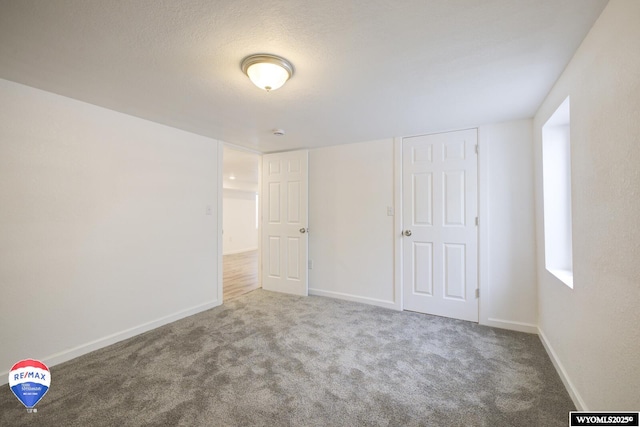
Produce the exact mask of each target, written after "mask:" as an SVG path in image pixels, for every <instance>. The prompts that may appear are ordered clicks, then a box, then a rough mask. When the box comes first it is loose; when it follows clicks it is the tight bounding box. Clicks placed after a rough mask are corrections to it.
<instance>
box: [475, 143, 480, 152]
mask: <svg viewBox="0 0 640 427" xmlns="http://www.w3.org/2000/svg"><path fill="white" fill-rule="evenodd" d="M479 152H480V149H479V148H478V144H476V154H478V153H479Z"/></svg>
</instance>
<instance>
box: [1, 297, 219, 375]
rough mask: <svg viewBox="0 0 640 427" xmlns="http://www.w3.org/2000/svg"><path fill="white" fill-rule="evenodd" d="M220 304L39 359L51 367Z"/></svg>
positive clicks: (168, 317) (187, 311)
mask: <svg viewBox="0 0 640 427" xmlns="http://www.w3.org/2000/svg"><path fill="white" fill-rule="evenodd" d="M220 304H221V302H220V301H218V300H216V301H210V302H207V303H205V304H200V305H197V306H195V307H191V308H188V309H186V310H182V311H179V312H177V313H173V314H170V315H168V316H164V317H161V318H160V319H156V320H152V321H151V322H147V323H143V324H142V325H139V326H135V327H133V328H129V329H126V330H124V331H121V332H116V333H115V334H111V335H107V336H106V337H102V338H98V339H96V340H93V341H90V342H88V343H85V344H81V345H79V346H77V347H74V348H71V349H69V350H64V351H61V352H58V353H54V354H51V355H49V356H46V357H44V358H42V359H39V360H40V361H42V363H44V364H45V365H47V366H48V367H52V366H55V365H58V364H60V363H63V362H67V361H69V360H71V359H75V358H76V357H79V356H82V355H84V354H87V353H91V352H92V351H95V350H99V349H101V348H103V347H107V346H109V345H111V344H115V343H117V342H119V341H122V340H126V339H127V338H131V337H134V336H136V335H139V334H142V333H144V332H148V331H150V330H152V329H156V328H158V327H160V326H164V325H166V324H168V323H171V322H175V321H176V320H180V319H182V318H184V317H188V316H192V315H194V314H197V313H200V312H202V311H205V310H209V309H210V308H213V307H217V306H219V305H220ZM16 362H17V360H16ZM8 382H9V371H3V372H0V385H5V384H7V383H8Z"/></svg>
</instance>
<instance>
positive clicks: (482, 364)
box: [0, 289, 574, 427]
mask: <svg viewBox="0 0 640 427" xmlns="http://www.w3.org/2000/svg"><path fill="white" fill-rule="evenodd" d="M51 379H52V381H51V388H50V390H49V392H48V394H47V395H46V396H45V397H44V398H43V399H42V401H41V402H40V403H39V404H38V405H37V409H38V412H37V413H32V414H28V413H27V412H26V410H25V408H24V407H23V406H22V404H21V403H20V402H18V400H17V399H16V398H15V397H14V396H13V394H12V393H11V390H10V389H9V386H8V385H5V386H2V387H0V425H1V426H7V427H17V426H35V425H37V426H51V427H56V426H64V427H70V426H83V427H86V426H487V427H499V426H544V427H547V426H566V425H567V420H568V412H569V411H570V410H573V409H574V406H573V404H572V402H571V400H570V398H569V396H568V394H567V392H566V390H565V388H564V387H563V385H562V382H561V381H560V378H559V377H558V375H557V373H556V371H555V369H554V367H553V365H552V364H551V361H550V360H549V357H548V356H547V354H546V353H545V350H544V348H543V347H542V344H541V343H540V340H539V338H538V337H537V336H536V335H531V334H524V333H518V332H512V331H506V330H500V329H494V328H489V327H485V326H479V325H477V324H474V323H469V322H463V321H457V320H452V319H446V318H442V317H435V316H428V315H423V314H417V313H410V312H396V311H393V310H387V309H383V308H378V307H373V306H368V305H363V304H358V303H352V302H347V301H341V300H335V299H330V298H322V297H314V296H312V297H306V298H304V297H296V296H291V295H283V294H278V293H272V292H267V291H264V290H261V289H259V290H256V291H253V292H251V293H249V294H246V295H244V296H241V297H239V298H237V299H234V300H232V301H229V302H228V303H225V304H224V305H223V306H220V307H216V308H214V309H212V310H208V311H206V312H203V313H199V314H197V315H194V316H191V317H188V318H185V319H182V320H179V321H177V322H174V323H171V324H169V325H166V326H163V327H160V328H158V329H154V330H153V331H150V332H147V333H144V334H141V335H138V336H136V337H133V338H131V339H128V340H125V341H122V342H119V343H117V344H114V345H112V346H109V347H106V348H103V349H101V350H98V351H95V352H92V353H89V354H87V355H84V356H81V357H78V358H76V359H74V360H72V361H69V362H66V363H63V364H60V365H57V366H54V367H52V368H51Z"/></svg>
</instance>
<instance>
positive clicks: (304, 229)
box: [300, 227, 309, 234]
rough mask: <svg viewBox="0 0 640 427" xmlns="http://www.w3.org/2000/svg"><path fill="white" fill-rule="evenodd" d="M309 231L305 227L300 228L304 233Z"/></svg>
mask: <svg viewBox="0 0 640 427" xmlns="http://www.w3.org/2000/svg"><path fill="white" fill-rule="evenodd" d="M307 231H309V229H307V228H304V227H303V228H301V229H300V232H301V233H302V234H304V233H306V232H307Z"/></svg>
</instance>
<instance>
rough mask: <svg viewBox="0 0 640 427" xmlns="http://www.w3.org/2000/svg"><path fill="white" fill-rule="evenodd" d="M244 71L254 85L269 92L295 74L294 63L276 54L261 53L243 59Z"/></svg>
mask: <svg viewBox="0 0 640 427" xmlns="http://www.w3.org/2000/svg"><path fill="white" fill-rule="evenodd" d="M242 72H244V73H245V74H246V75H247V76H249V79H250V80H251V81H252V82H253V84H254V85H256V86H258V87H259V88H260V89H263V90H266V91H267V92H269V91H272V90H276V89H278V88H279V87H281V86H282V85H283V84H285V82H286V81H287V80H289V79H290V78H291V76H293V65H291V63H290V62H289V61H287V60H286V59H284V58H281V57H279V56H276V55H268V54H260V55H251V56H247V57H246V58H245V59H243V60H242Z"/></svg>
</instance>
